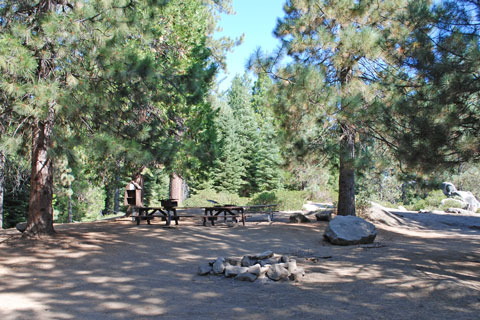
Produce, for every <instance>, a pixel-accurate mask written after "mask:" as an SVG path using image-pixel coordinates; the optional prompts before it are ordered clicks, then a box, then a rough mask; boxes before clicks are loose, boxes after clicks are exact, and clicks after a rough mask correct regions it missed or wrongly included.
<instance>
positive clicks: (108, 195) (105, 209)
mask: <svg viewBox="0 0 480 320" xmlns="http://www.w3.org/2000/svg"><path fill="white" fill-rule="evenodd" d="M111 192H112V188H111V187H110V184H105V201H104V205H103V210H102V215H103V216H106V215H107V214H109V212H110V211H111V210H110V209H111V206H110V204H111V201H110V200H111V199H112V197H111Z"/></svg>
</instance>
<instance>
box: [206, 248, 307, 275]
mask: <svg viewBox="0 0 480 320" xmlns="http://www.w3.org/2000/svg"><path fill="white" fill-rule="evenodd" d="M198 274H199V275H201V276H205V275H209V274H215V275H223V276H225V277H227V278H232V277H233V278H234V279H235V280H239V281H250V282H254V281H255V280H257V279H270V280H273V281H279V280H284V281H287V280H291V281H301V280H302V278H303V277H304V276H305V271H304V269H303V268H301V267H298V266H297V261H296V260H294V259H289V258H288V257H287V256H281V255H277V254H274V253H273V251H270V250H269V251H265V252H262V253H260V254H255V255H246V256H243V257H242V258H223V257H219V258H218V259H216V260H215V261H211V262H209V263H207V264H204V265H201V266H199V267H198Z"/></svg>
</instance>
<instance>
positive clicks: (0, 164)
mask: <svg viewBox="0 0 480 320" xmlns="http://www.w3.org/2000/svg"><path fill="white" fill-rule="evenodd" d="M4 195H5V155H4V154H3V152H1V151H0V229H3V199H4Z"/></svg>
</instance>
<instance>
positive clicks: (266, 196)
mask: <svg viewBox="0 0 480 320" xmlns="http://www.w3.org/2000/svg"><path fill="white" fill-rule="evenodd" d="M251 203H252V204H254V205H255V204H275V203H278V198H277V195H276V194H275V192H274V191H265V192H262V193H258V194H256V195H255V196H254V197H253V199H252V200H251Z"/></svg>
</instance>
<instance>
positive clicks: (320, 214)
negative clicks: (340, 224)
mask: <svg viewBox="0 0 480 320" xmlns="http://www.w3.org/2000/svg"><path fill="white" fill-rule="evenodd" d="M332 214H333V210H321V211H317V212H316V213H315V218H317V221H330V220H332Z"/></svg>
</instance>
